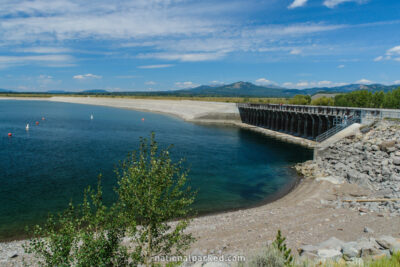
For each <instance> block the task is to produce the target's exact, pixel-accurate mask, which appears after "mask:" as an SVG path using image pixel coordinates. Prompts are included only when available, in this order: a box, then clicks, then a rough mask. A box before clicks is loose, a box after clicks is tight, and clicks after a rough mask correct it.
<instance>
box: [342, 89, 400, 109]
mask: <svg viewBox="0 0 400 267" xmlns="http://www.w3.org/2000/svg"><path fill="white" fill-rule="evenodd" d="M334 102H335V106H341V107H360V108H395V109H400V88H398V89H395V90H393V91H390V92H387V93H384V92H382V91H380V92H375V93H372V92H369V91H366V90H361V91H354V92H351V93H347V94H340V95H336V96H335V101H334Z"/></svg>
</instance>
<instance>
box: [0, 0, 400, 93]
mask: <svg viewBox="0 0 400 267" xmlns="http://www.w3.org/2000/svg"><path fill="white" fill-rule="evenodd" d="M236 81H249V82H253V83H257V84H260V85H268V84H275V85H280V86H284V87H289V88H305V87H314V86H335V85H341V84H346V83H356V82H357V83H383V84H400V1H398V0H229V1H228V0H227V1H225V0H219V1H211V0H197V1H196V0H193V1H192V0H136V1H135V0H131V1H106V0H99V1H89V0H88V1H80V0H33V1H20V0H2V1H1V8H0V88H6V89H12V90H17V91H47V90H68V91H80V90H85V89H94V88H96V89H107V90H110V91H155V90H173V89H180V88H189V87H194V86H197V85H200V84H227V83H232V82H236Z"/></svg>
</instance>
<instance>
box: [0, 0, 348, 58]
mask: <svg viewBox="0 0 400 267" xmlns="http://www.w3.org/2000/svg"><path fill="white" fill-rule="evenodd" d="M305 2H306V0H295V1H294V2H293V4H292V5H293V6H299V5H300V4H304V3H305ZM243 7H244V2H242V1H221V2H216V3H213V5H208V4H205V3H203V2H202V1H185V0H147V1H146V0H137V1H118V2H113V1H111V2H110V1H105V0H99V1H98V2H96V5H88V4H87V3H86V2H85V1H73V0H35V1H29V2H26V1H23V0H3V1H2V8H1V10H0V17H1V19H0V22H1V31H0V45H9V46H11V45H14V44H24V45H32V44H34V43H40V44H43V45H44V46H43V47H36V46H35V47H32V48H26V49H24V50H25V51H22V52H29V53H46V54H56V53H67V52H71V51H69V50H68V49H67V48H59V47H54V44H55V43H56V44H60V43H63V41H67V40H74V41H75V40H85V39H89V40H107V41H111V42H113V41H118V45H119V46H121V47H124V48H127V49H129V48H133V49H135V48H137V47H151V49H152V50H150V51H152V52H148V53H145V54H142V55H139V57H140V58H158V59H164V60H176V61H183V62H196V61H208V60H218V59H221V58H223V57H225V56H226V55H227V54H229V53H232V52H236V51H257V52H261V51H262V49H270V48H271V47H272V46H273V44H276V45H275V46H276V47H278V46H279V47H284V44H289V43H291V42H289V40H288V39H291V38H299V37H302V36H304V35H309V34H317V33H322V32H325V31H332V30H337V29H340V28H343V27H348V26H347V25H325V24H323V23H302V24H298V23H296V24H288V25H287V24H282V25H276V24H272V25H262V26H260V25H250V26H249V25H247V24H246V25H243V22H241V21H237V20H235V19H232V16H231V14H232V13H231V11H235V12H237V11H242V10H243ZM4 18H6V19H4ZM282 39H284V41H281V40H282ZM46 44H48V45H47V46H46ZM51 44H53V46H51ZM289 49H293V48H288V49H287V50H285V51H289ZM72 52H76V51H72ZM293 52H296V50H293ZM128 53H129V52H128Z"/></svg>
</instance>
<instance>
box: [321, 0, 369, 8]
mask: <svg viewBox="0 0 400 267" xmlns="http://www.w3.org/2000/svg"><path fill="white" fill-rule="evenodd" d="M367 1H368V0H325V1H324V5H325V6H327V7H329V8H334V7H336V6H337V5H340V4H342V3H345V2H356V3H359V4H362V3H365V2H367Z"/></svg>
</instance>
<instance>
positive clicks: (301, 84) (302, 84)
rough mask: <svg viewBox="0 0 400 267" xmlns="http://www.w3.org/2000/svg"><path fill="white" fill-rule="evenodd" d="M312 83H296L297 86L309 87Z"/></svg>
mask: <svg viewBox="0 0 400 267" xmlns="http://www.w3.org/2000/svg"><path fill="white" fill-rule="evenodd" d="M309 85H310V84H309V83H308V82H298V83H297V84H296V86H297V87H307V86H309Z"/></svg>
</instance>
